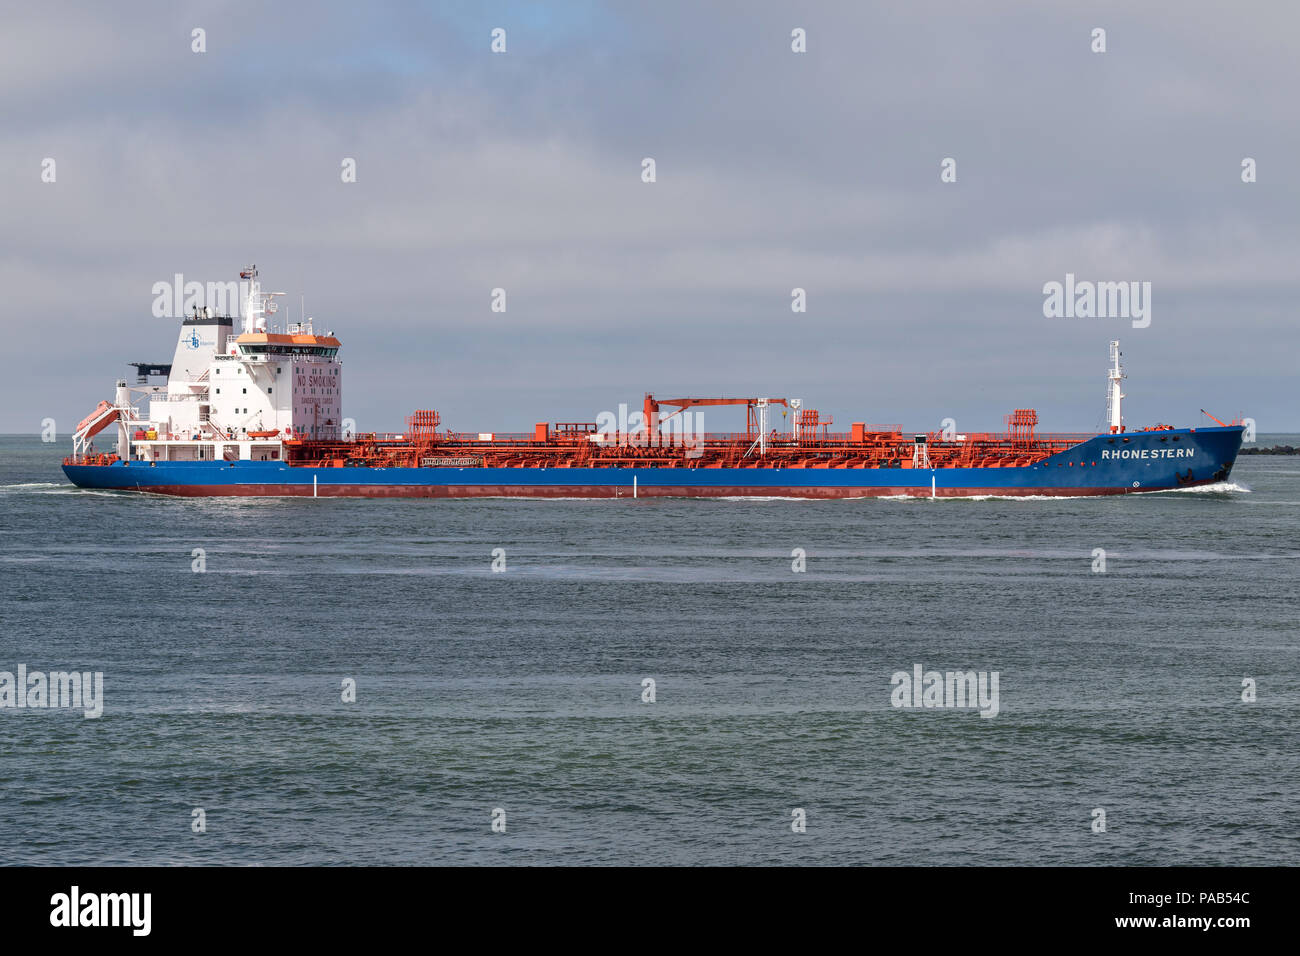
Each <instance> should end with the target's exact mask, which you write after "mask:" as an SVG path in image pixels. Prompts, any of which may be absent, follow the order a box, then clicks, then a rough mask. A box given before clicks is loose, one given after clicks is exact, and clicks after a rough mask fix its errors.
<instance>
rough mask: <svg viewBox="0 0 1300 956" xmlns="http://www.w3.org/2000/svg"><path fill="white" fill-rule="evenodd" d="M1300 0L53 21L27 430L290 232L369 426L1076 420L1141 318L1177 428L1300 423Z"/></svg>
mask: <svg viewBox="0 0 1300 956" xmlns="http://www.w3.org/2000/svg"><path fill="white" fill-rule="evenodd" d="M1298 21H1300V14H1297V12H1296V11H1295V10H1293V9H1291V8H1278V7H1275V6H1273V5H1271V4H1245V5H1241V4H1236V5H1231V6H1229V5H1211V4H1198V3H1192V4H1188V3H1174V2H1161V3H1150V4H1143V5H1142V7H1141V9H1138V10H1134V9H1130V8H1129V5H1126V4H1118V3H1116V4H1088V5H1086V6H1084V5H1070V6H1069V7H1062V8H1060V9H1055V8H1047V7H1045V6H1044V5H1042V4H1036V3H1029V2H1024V3H1011V2H1003V3H992V4H980V5H978V7H972V6H971V5H966V4H960V3H956V2H951V3H937V2H936V3H921V4H909V5H893V4H879V5H868V4H857V3H847V2H846V3H819V4H813V5H805V4H783V3H766V4H763V3H758V4H751V3H746V4H739V3H717V4H708V5H701V4H687V3H659V4H655V5H653V6H648V5H647V6H646V7H645V8H643V9H635V8H634V7H632V6H631V5H625V4H616V3H590V4H567V3H556V4H545V3H514V4H497V5H493V4H483V5H480V4H467V3H466V4H441V5H440V4H377V5H368V6H366V7H364V8H361V7H356V6H353V5H343V4H325V5H315V4H311V5H308V4H287V5H279V6H278V7H277V8H276V9H275V11H274V12H273V14H272V15H270V16H267V15H266V14H264V13H262V12H261V11H260V10H259V9H258V8H257V6H256V5H253V4H212V5H209V4H195V5H193V6H190V7H175V6H172V5H165V4H161V3H160V4H154V5H145V6H143V7H133V8H131V9H129V10H110V9H109V8H101V7H98V6H95V5H90V4H86V5H53V6H39V7H35V6H33V7H31V8H30V9H22V10H17V11H13V12H11V13H10V14H9V15H8V18H7V22H6V30H5V32H4V35H3V37H2V38H0V108H2V109H3V115H4V117H5V118H4V131H5V135H4V136H3V138H2V145H0V176H2V177H3V183H4V185H3V203H2V205H0V225H2V226H3V229H2V230H0V281H3V283H4V289H5V292H6V294H5V297H4V307H3V309H2V310H0V323H3V328H4V330H5V335H6V341H7V343H8V345H9V349H10V350H12V352H13V353H14V354H16V355H18V356H20V357H21V360H20V361H18V362H16V363H12V364H13V365H15V366H16V368H15V370H14V372H13V374H11V375H9V376H6V380H5V383H4V384H3V385H2V386H0V389H3V394H4V397H5V398H6V399H8V401H6V402H5V403H4V404H3V406H2V407H0V430H5V431H32V430H35V428H36V427H37V423H38V421H39V419H40V418H42V417H44V416H46V415H52V416H54V417H55V418H56V419H59V420H60V422H68V423H69V424H70V423H72V422H74V421H75V420H76V419H77V418H79V417H80V416H81V415H82V414H84V412H85V411H86V410H87V409H88V408H89V407H91V406H92V405H93V404H94V402H95V401H97V400H98V399H99V398H100V397H103V396H104V395H106V394H107V393H108V389H109V387H110V386H111V383H112V380H113V379H114V378H116V377H118V376H119V375H121V374H122V372H123V371H124V364H123V363H125V362H126V361H132V360H142V359H148V358H155V359H164V360H165V358H166V356H167V354H168V353H169V351H170V343H171V340H172V338H173V331H174V330H173V329H172V327H171V323H170V322H164V321H161V320H157V319H154V318H152V317H151V316H150V314H149V305H150V302H151V300H152V296H151V294H150V288H151V286H152V284H153V283H154V282H155V281H158V280H167V279H170V277H171V276H172V274H173V273H175V272H183V273H184V274H185V275H186V276H187V277H188V278H194V279H200V280H216V279H226V278H232V277H233V276H234V273H235V271H236V270H237V269H238V267H239V266H240V265H242V264H243V263H244V262H245V261H246V260H248V259H256V261H257V262H258V263H259V265H260V266H261V267H262V270H263V274H264V277H265V278H266V280H267V281H268V282H269V283H270V284H271V285H273V286H274V287H276V288H278V289H284V290H286V291H288V292H290V293H291V296H290V300H291V302H290V305H289V306H288V309H289V310H290V311H291V312H293V311H296V307H297V293H298V292H299V291H300V290H301V291H305V292H306V296H307V302H308V311H309V312H310V313H312V314H314V315H315V316H316V317H317V318H318V320H319V321H320V322H322V323H323V324H325V325H327V326H328V327H330V328H332V329H334V330H335V331H336V332H338V333H339V335H340V336H341V337H342V338H343V340H344V343H345V345H344V356H345V360H346V363H347V372H346V375H347V379H346V382H345V401H346V404H347V408H348V411H349V412H350V413H351V414H353V415H354V416H355V417H356V418H357V419H358V420H359V421H360V422H361V423H362V425H363V427H378V428H385V427H399V426H400V424H401V421H402V419H403V417H404V416H405V414H406V413H407V412H408V411H409V410H410V409H412V408H414V407H437V408H439V409H440V410H441V411H443V415H444V420H447V421H449V422H450V423H451V424H452V425H453V427H457V428H464V429H471V428H479V427H482V428H485V429H487V428H496V429H502V430H506V429H514V428H522V427H526V426H527V425H529V424H531V422H533V421H536V420H540V419H542V418H547V419H550V420H557V419H561V420H562V419H570V420H579V419H589V418H593V417H594V415H595V413H596V412H597V411H599V410H601V409H604V408H609V407H612V406H613V405H614V404H616V403H617V402H618V401H631V402H637V401H639V400H640V397H641V393H642V392H643V391H645V390H646V389H654V390H656V391H657V392H660V393H661V394H666V393H667V392H669V391H674V392H679V393H680V392H687V393H694V394H710V393H715V392H717V393H728V394H738V393H754V394H785V393H795V394H799V395H801V397H804V398H805V399H807V400H808V401H809V402H810V403H811V404H813V405H816V406H819V407H821V408H823V409H826V410H827V411H832V412H834V413H835V415H836V416H837V420H842V421H849V420H862V419H866V420H869V421H885V422H893V421H899V422H903V423H905V424H907V425H908V426H909V427H911V426H918V427H919V426H931V425H933V424H935V423H936V422H937V421H938V419H939V418H941V417H945V416H949V415H951V416H954V417H957V418H958V419H959V421H961V422H962V424H963V427H968V428H979V427H995V426H996V425H997V424H998V423H1000V420H1001V415H1002V414H1003V413H1004V412H1006V411H1009V410H1010V409H1011V408H1012V407H1015V406H1017V405H1035V406H1036V407H1038V408H1039V409H1040V413H1041V414H1042V416H1043V418H1044V420H1045V423H1046V424H1047V426H1048V427H1049V428H1053V429H1060V430H1073V429H1077V428H1088V427H1092V426H1093V425H1095V424H1097V422H1098V421H1099V419H1100V416H1101V408H1102V407H1103V402H1104V399H1103V390H1102V372H1101V370H1102V368H1103V367H1104V363H1105V358H1106V342H1107V340H1109V339H1110V338H1112V337H1119V338H1120V339H1121V340H1123V341H1124V345H1125V351H1126V353H1127V355H1128V358H1129V362H1130V366H1131V373H1132V376H1133V378H1132V380H1131V381H1130V387H1129V393H1130V396H1131V400H1130V402H1129V404H1128V406H1127V410H1128V411H1129V413H1130V415H1132V416H1134V418H1135V420H1136V419H1139V418H1140V419H1141V420H1143V421H1151V422H1154V421H1156V420H1177V421H1178V422H1180V423H1189V422H1190V420H1191V419H1192V417H1193V416H1195V414H1196V413H1197V409H1198V408H1200V407H1201V406H1202V405H1204V406H1206V407H1209V408H1211V409H1212V410H1215V409H1217V410H1218V412H1216V413H1218V414H1220V415H1221V417H1222V415H1224V414H1236V413H1237V412H1238V411H1242V412H1245V413H1246V414H1250V415H1253V416H1254V417H1255V418H1256V419H1257V420H1259V421H1260V423H1261V428H1263V429H1265V430H1284V429H1286V428H1295V427H1300V423H1298V422H1297V416H1296V414H1295V410H1296V409H1295V405H1296V403H1295V399H1294V393H1295V372H1294V365H1295V355H1296V348H1295V346H1296V323H1295V315H1294V307H1293V302H1294V301H1295V298H1296V291H1297V290H1296V285H1297V280H1296V269H1295V262H1296V261H1298V257H1297V253H1300V248H1298V245H1300V240H1298V239H1297V235H1296V230H1295V223H1296V221H1297V212H1300V196H1298V195H1297V187H1296V184H1295V177H1294V176H1293V175H1292V173H1291V169H1290V166H1291V163H1292V157H1294V156H1296V155H1300V143H1297V142H1296V139H1297V124H1296V123H1295V110H1294V107H1293V105H1292V102H1291V101H1292V99H1293V98H1294V93H1293V90H1294V89H1295V88H1296V85H1297V84H1296V81H1297V79H1300V76H1298V74H1300V66H1297V62H1296V57H1295V55H1294V40H1293V37H1294V36H1295V33H1296V28H1297V26H1300V22H1298ZM194 26H203V27H205V29H207V31H208V53H206V54H203V55H195V54H193V53H191V52H190V48H189V43H190V40H189V37H190V29H191V28H192V27H194ZM495 26H502V27H505V28H506V29H507V31H508V34H509V50H510V52H509V53H507V54H506V55H504V56H493V55H492V54H490V53H489V52H488V42H489V36H488V33H489V31H490V30H491V29H492V28H493V27H495ZM794 26H802V27H804V28H806V29H807V31H808V36H809V41H808V42H809V52H808V53H807V54H803V55H795V54H792V53H791V52H790V51H789V33H790V29H791V28H792V27H794ZM1094 26H1103V27H1105V28H1106V29H1107V31H1108V46H1109V51H1108V52H1107V53H1106V54H1104V55H1096V54H1093V53H1091V52H1090V51H1089V49H1088V44H1089V33H1090V31H1091V29H1092V28H1093V27H1094ZM46 156H50V157H54V158H55V159H56V161H57V163H58V182H57V183H56V184H54V185H49V184H43V183H41V182H40V181H39V171H40V161H41V159H42V158H43V157H46ZM345 156H350V157H355V158H356V160H357V163H358V182H357V183H356V184H351V185H344V184H343V183H341V182H340V180H339V164H340V161H341V160H342V158H343V157H345ZM644 156H653V157H654V158H655V159H656V161H657V163H658V174H659V181H658V182H657V183H655V184H653V185H647V184H644V183H642V182H641V181H640V162H641V159H642V157H644ZM946 156H952V157H955V158H956V160H957V164H958V182H957V183H956V184H952V185H944V184H941V183H940V182H939V162H940V160H941V159H942V158H943V157H946ZM1244 156H1252V157H1254V158H1255V159H1257V160H1258V162H1259V182H1258V183H1255V184H1253V185H1245V184H1243V183H1241V181H1240V176H1239V169H1240V166H1239V164H1240V162H1241V159H1242V157H1244ZM1067 271H1068V272H1073V273H1075V274H1076V275H1078V276H1080V277H1081V278H1092V279H1136V280H1144V281H1150V282H1152V283H1153V286H1154V302H1155V305H1154V318H1153V322H1152V325H1151V327H1150V328H1149V329H1144V330H1136V329H1132V328H1130V327H1129V326H1128V324H1127V323H1126V322H1124V321H1122V320H1109V319H1092V320H1088V319H1073V320H1065V319H1057V320H1051V319H1045V318H1044V317H1043V315H1042V310H1041V309H1042V293H1041V288H1042V285H1043V283H1044V282H1048V281H1052V280H1060V279H1062V278H1063V276H1064V274H1065V273H1066V272H1067ZM497 286H502V287H505V288H506V289H507V290H508V296H509V311H508V312H507V313H506V314H505V315H498V314H493V313H491V312H490V311H489V309H488V301H489V293H490V290H491V289H492V288H494V287H497ZM795 286H800V287H803V288H805V289H807V290H808V296H809V311H808V313H807V314H804V315H794V314H792V313H791V312H790V309H789V301H790V290H791V288H792V287H795ZM20 396H21V397H22V400H19V399H20ZM32 409H36V410H37V412H36V413H33V412H32ZM722 424H724V423H722V422H719V427H721V426H722Z"/></svg>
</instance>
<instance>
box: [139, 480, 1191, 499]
mask: <svg viewBox="0 0 1300 956" xmlns="http://www.w3.org/2000/svg"><path fill="white" fill-rule="evenodd" d="M1209 483H1211V482H1209V481H1198V482H1195V483H1194V484H1197V485H1202V484H1209ZM1186 487H1190V485H1189V486H1186ZM120 490H123V491H143V492H147V493H150V494H161V495H176V496H180V497H190V498H215V497H227V498H230V497H235V498H239V497H245V498H247V497H256V498H262V497H268V498H276V497H293V498H312V497H320V498H619V499H622V498H632V497H634V496H633V494H632V489H631V488H623V487H608V486H606V487H593V486H583V487H576V486H575V487H565V486H533V487H519V486H513V487H502V486H499V485H371V484H358V485H336V484H330V485H324V484H322V485H318V486H316V487H315V488H314V489H313V487H312V486H311V485H281V484H275V485H254V484H249V485H156V486H153V487H148V488H123V489H120ZM1142 490H1143V491H1159V490H1171V489H1155V488H1146V489H1142ZM1134 493H1138V489H1128V488H939V489H937V490H935V491H934V492H932V491H931V489H930V488H929V487H928V486H927V487H915V488H809V487H806V486H805V487H793V488H762V489H756V488H754V487H752V486H748V487H742V486H737V487H727V486H716V487H700V486H689V487H686V486H681V487H673V486H650V487H647V486H642V487H640V488H639V489H638V490H637V493H636V496H635V497H638V498H808V499H825V498H885V497H911V498H930V497H938V498H969V497H975V496H998V497H1008V498H1010V497H1014V498H1022V497H1031V496H1032V497H1081V496H1095V495H1123V494H1134Z"/></svg>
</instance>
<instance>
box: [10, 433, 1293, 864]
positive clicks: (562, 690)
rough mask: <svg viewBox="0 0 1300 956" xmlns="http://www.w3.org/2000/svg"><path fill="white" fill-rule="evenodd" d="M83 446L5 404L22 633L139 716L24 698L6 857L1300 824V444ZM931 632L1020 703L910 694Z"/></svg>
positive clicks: (612, 846) (801, 860)
mask: <svg viewBox="0 0 1300 956" xmlns="http://www.w3.org/2000/svg"><path fill="white" fill-rule="evenodd" d="M1284 443H1290V444H1300V442H1298V441H1297V440H1296V436H1260V441H1259V444H1261V445H1272V444H1284ZM64 444H65V443H61V444H59V445H57V446H56V445H52V444H42V443H41V442H40V441H39V439H36V438H31V437H0V671H8V672H11V673H15V674H16V672H17V669H18V667H19V666H20V665H24V666H25V667H26V668H27V669H28V671H29V672H31V671H41V672H49V671H56V670H74V669H75V670H77V671H90V672H102V674H103V715H102V716H101V717H99V718H89V719H88V718H86V717H85V716H83V713H82V711H81V710H76V709H69V708H54V709H52V708H48V707H47V708H41V707H31V708H22V709H19V708H16V707H0V834H2V835H3V844H4V846H5V855H4V859H3V862H5V863H19V864H236V865H256V864H268V865H269V864H276V865H282V864H306V863H311V864H368V863H383V864H426V863H432V864H511V863H519V864H552V863H557V864H671V865H676V864H686V865H691V864H851V865H869V864H1078V865H1106V864H1137V865H1145V864H1278V863H1284V864H1292V865H1294V864H1297V863H1300V828H1297V826H1296V809H1297V791H1298V789H1300V637H1298V635H1300V585H1298V583H1297V578H1298V577H1300V457H1269V456H1259V457H1243V458H1240V459H1239V460H1238V463H1237V466H1236V469H1235V470H1234V472H1233V476H1232V482H1231V483H1230V484H1227V485H1222V486H1216V487H1215V488H1214V489H1211V490H1194V491H1180V492H1171V493H1163V494H1150V495H1134V496H1124V497H1106V498H1077V499H1060V498H1044V499H1019V500H1006V499H984V500H962V499H938V500H929V499H919V500H858V501H797V500H763V501H744V500H735V501H731V500H722V501H717V500H712V501H705V500H699V501H696V500H664V499H640V500H635V501H633V500H617V501H611V500H599V501H582V500H574V501H553V500H545V501H513V500H474V501H419V500H413V499H392V500H374V501H371V500H339V499H325V498H322V499H296V498H295V499H247V500H241V499H206V500H205V499H169V498H164V497H148V496H138V495H133V494H125V493H106V492H86V491H79V490H77V489H75V488H73V487H72V486H71V485H70V484H68V483H67V482H66V481H65V479H64V478H63V475H62V473H61V472H60V470H59V462H60V460H61V457H62V455H64V454H65V453H66V452H67V448H66V447H64ZM196 549H201V551H202V553H201V555H198V556H196V554H195V550H196ZM495 549H503V551H504V555H503V557H504V566H505V570H504V571H493V570H492V565H493V560H494V554H493V553H494V550H495ZM796 549H802V551H803V553H804V555H806V557H805V559H804V560H805V561H806V570H804V571H802V572H800V571H795V570H794V569H793V568H794V566H795V564H796V563H797V562H798V556H797V553H796ZM1096 549H1102V550H1103V551H1104V560H1105V570H1104V571H1102V570H1100V569H1099V564H1098V558H1099V557H1102V555H1099V554H1098V553H1097V552H1096ZM497 558H498V562H497V563H498V566H500V559H501V558H502V552H497ZM196 563H199V564H200V565H204V566H205V568H206V569H205V570H204V571H202V573H198V572H196V571H195V570H194V568H195V566H196ZM917 664H920V665H922V668H923V670H925V671H930V670H934V671H940V672H947V671H967V670H973V671H976V672H986V673H990V674H991V673H992V672H997V674H998V678H999V683H998V713H997V715H996V716H995V717H991V718H985V717H981V716H980V714H979V712H978V711H976V710H972V709H956V708H917V709H906V708H899V707H894V706H893V705H892V703H891V693H892V691H893V686H892V685H891V677H892V675H893V674H894V673H895V672H898V671H904V672H907V673H908V674H911V672H912V671H913V668H914V666H915V665H917ZM647 678H650V679H652V680H653V681H654V700H653V702H649V701H647V700H644V699H643V697H644V696H647V692H646V689H645V684H644V682H645V680H646V679H647ZM349 680H350V681H355V687H356V691H355V696H356V699H355V701H354V702H345V701H344V700H343V696H344V690H343V686H344V682H345V681H349ZM0 681H3V675H0ZM1251 688H1253V691H1254V700H1253V702H1245V701H1243V699H1242V698H1243V693H1244V692H1247V693H1246V695H1247V696H1250V694H1249V693H1248V691H1249V690H1250V689H1251ZM199 809H201V810H202V811H203V812H202V814H201V817H202V820H203V823H204V826H205V827H206V830H205V832H195V829H196V825H195V821H196V820H197V819H198V818H199V816H200V815H197V814H196V812H195V811H196V810H199ZM796 810H802V811H803V813H804V817H805V818H806V832H802V833H800V832H795V828H794V827H792V823H794V822H796V821H797V820H798V818H799V816H798V814H796V813H795V811H796ZM1098 810H1101V811H1104V814H1105V817H1104V820H1105V830H1104V832H1096V830H1097V821H1098V820H1099V819H1100V817H1099V816H1098V814H1097V812H1096V811H1098ZM494 813H495V817H496V819H497V820H498V821H500V820H502V819H503V818H504V823H505V832H496V831H494V829H493V819H494Z"/></svg>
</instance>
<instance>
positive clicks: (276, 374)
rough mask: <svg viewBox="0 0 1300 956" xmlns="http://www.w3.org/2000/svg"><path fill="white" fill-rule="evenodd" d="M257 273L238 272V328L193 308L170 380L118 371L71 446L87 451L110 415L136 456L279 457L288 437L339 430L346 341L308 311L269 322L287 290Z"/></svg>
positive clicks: (330, 435) (339, 433)
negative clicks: (242, 289) (269, 285)
mask: <svg viewBox="0 0 1300 956" xmlns="http://www.w3.org/2000/svg"><path fill="white" fill-rule="evenodd" d="M257 276H258V273H257V267H256V266H249V267H248V268H246V269H244V270H243V271H241V272H240V278H241V279H244V280H246V281H247V282H248V295H247V296H246V297H245V299H244V303H243V315H242V317H241V327H240V331H239V333H238V334H236V333H235V329H234V323H235V320H234V319H233V318H232V317H230V316H213V315H210V314H209V313H208V311H207V310H206V309H196V310H195V311H194V312H193V314H191V315H189V316H186V318H185V319H184V320H183V321H182V323H181V332H180V337H179V339H178V340H177V344H176V353H175V355H174V357H173V359H172V364H171V367H170V370H169V372H168V376H167V384H166V385H165V386H161V385H146V386H144V387H139V386H136V387H132V386H128V385H127V383H126V382H125V381H119V382H118V383H117V393H116V395H115V397H114V401H113V402H111V403H107V402H106V403H101V405H100V407H99V408H98V409H96V410H95V412H92V413H91V415H90V416H89V417H87V419H86V420H85V421H83V422H82V423H81V425H80V426H79V427H78V429H77V432H76V434H75V435H74V436H73V451H74V453H75V454H87V453H89V452H90V451H91V449H90V447H89V443H90V440H91V438H93V437H94V435H95V434H96V433H97V432H99V431H100V430H102V429H103V428H105V427H106V426H107V425H108V424H111V423H112V422H113V421H116V424H117V426H118V428H117V432H118V440H117V454H118V456H119V457H121V458H128V459H131V460H138V461H194V460H213V459H227V460H235V459H245V460H260V461H266V460H275V459H280V458H283V455H284V445H283V443H284V442H285V441H286V440H291V439H317V440H328V439H340V438H342V437H343V428H342V410H343V398H342V378H343V368H342V362H341V361H340V360H339V357H338V352H339V348H340V345H341V343H340V342H339V340H338V339H337V338H335V337H334V336H333V334H331V333H325V334H323V335H318V334H317V333H316V332H315V331H314V329H313V328H312V323H311V320H310V319H305V320H303V321H300V322H298V323H295V324H292V325H289V326H288V327H287V328H286V329H284V330H283V331H281V330H280V329H278V328H276V327H268V321H269V319H270V317H271V316H273V315H274V314H275V312H276V311H277V310H276V304H275V297H277V296H281V295H283V294H284V293H282V292H263V291H262V289H261V285H260V283H259V282H258V279H257ZM142 375H143V372H142ZM142 380H143V379H142Z"/></svg>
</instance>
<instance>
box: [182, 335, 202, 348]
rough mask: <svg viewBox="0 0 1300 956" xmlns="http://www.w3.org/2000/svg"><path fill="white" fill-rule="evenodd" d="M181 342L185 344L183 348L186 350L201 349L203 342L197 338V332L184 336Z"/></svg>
mask: <svg viewBox="0 0 1300 956" xmlns="http://www.w3.org/2000/svg"><path fill="white" fill-rule="evenodd" d="M183 341H184V342H185V347H186V348H187V349H197V348H202V346H203V340H202V339H201V338H199V333H198V332H191V333H190V334H189V335H187V336H185V338H184V340H183Z"/></svg>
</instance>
